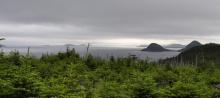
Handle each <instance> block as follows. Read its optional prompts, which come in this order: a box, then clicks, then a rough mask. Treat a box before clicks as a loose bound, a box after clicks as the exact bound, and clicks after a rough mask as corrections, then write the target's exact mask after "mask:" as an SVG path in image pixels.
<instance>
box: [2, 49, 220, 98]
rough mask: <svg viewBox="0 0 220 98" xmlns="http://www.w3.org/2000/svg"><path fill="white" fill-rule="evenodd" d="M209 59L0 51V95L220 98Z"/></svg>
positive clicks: (218, 78) (219, 72)
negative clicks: (194, 62) (172, 61)
mask: <svg viewBox="0 0 220 98" xmlns="http://www.w3.org/2000/svg"><path fill="white" fill-rule="evenodd" d="M195 51H196V50H195ZM213 55H214V54H213ZM209 65H210V66H206V67H205V68H200V67H198V66H191V65H185V66H182V65H181V66H179V65H176V66H171V65H160V64H157V63H150V62H148V61H147V60H138V59H136V58H133V57H127V58H118V59H115V58H114V57H111V59H109V60H103V59H100V58H94V57H92V56H91V55H88V56H87V57H85V58H80V57H79V55H78V54H77V53H75V51H74V49H73V50H67V52H65V53H58V54H55V55H44V56H42V58H34V57H30V56H28V55H27V56H22V55H20V54H19V53H18V52H12V53H10V54H9V55H5V54H4V53H1V55H0V98H27V97H37V98H39V97H40V98H50V97H56V98H217V97H220V91H219V90H218V89H217V88H215V87H214V85H216V84H218V83H220V69H219V68H218V67H217V66H216V65H215V64H213V63H210V64H209Z"/></svg>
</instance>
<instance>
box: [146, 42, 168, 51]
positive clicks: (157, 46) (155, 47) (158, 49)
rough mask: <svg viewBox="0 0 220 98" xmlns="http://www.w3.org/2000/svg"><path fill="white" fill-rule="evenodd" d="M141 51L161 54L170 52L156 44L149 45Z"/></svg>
mask: <svg viewBox="0 0 220 98" xmlns="http://www.w3.org/2000/svg"><path fill="white" fill-rule="evenodd" d="M142 51H148V52H163V51H171V50H168V49H165V48H164V47H162V46H161V45H159V44H157V43H151V44H150V45H149V46H148V47H147V48H144V49H142Z"/></svg>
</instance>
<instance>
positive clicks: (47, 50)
mask: <svg viewBox="0 0 220 98" xmlns="http://www.w3.org/2000/svg"><path fill="white" fill-rule="evenodd" d="M69 48H70V49H72V48H74V49H75V50H76V52H77V53H79V54H80V56H82V57H83V56H85V54H86V46H69ZM141 49H142V48H140V47H137V48H122V47H90V48H89V53H90V54H92V55H93V56H95V57H101V58H103V59H106V58H109V57H110V56H114V57H128V56H129V55H136V57H138V58H139V59H149V60H153V61H155V60H159V59H165V58H169V57H173V56H177V55H178V54H179V52H175V51H167V52H144V51H140V50H141ZM66 50H67V46H64V45H60V46H34V47H30V53H31V55H32V56H35V57H41V56H42V54H56V53H58V52H65V51H66ZM173 50H178V49H173ZM1 51H3V52H5V53H6V54H8V53H10V52H12V51H19V52H20V53H21V54H22V55H25V54H27V51H28V47H2V48H1Z"/></svg>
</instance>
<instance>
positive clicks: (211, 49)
mask: <svg viewBox="0 0 220 98" xmlns="http://www.w3.org/2000/svg"><path fill="white" fill-rule="evenodd" d="M161 62H162V63H168V64H182V65H185V64H186V65H190V64H191V65H196V66H200V67H202V66H210V64H214V65H218V66H220V45H219V44H214V43H210V44H206V45H202V46H197V47H194V48H192V49H189V50H187V51H184V52H182V53H180V54H179V55H178V56H176V57H173V58H169V59H166V60H161Z"/></svg>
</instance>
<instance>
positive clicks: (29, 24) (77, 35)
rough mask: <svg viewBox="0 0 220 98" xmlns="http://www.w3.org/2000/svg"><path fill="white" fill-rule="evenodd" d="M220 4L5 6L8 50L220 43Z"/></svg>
mask: <svg viewBox="0 0 220 98" xmlns="http://www.w3.org/2000/svg"><path fill="white" fill-rule="evenodd" d="M219 4H220V1H219V0H181V1H180V0H16V1H15V0H1V1H0V34H1V35H2V36H4V37H6V38H7V40H6V41H5V42H4V43H5V44H15V43H16V44H24V43H23V42H24V41H26V40H29V43H27V44H58V43H59V44H63V43H73V44H75V43H87V42H92V43H96V44H100V43H101V44H103V43H106V44H110V43H111V44H113V43H114V44H117V43H118V44H124V45H126V44H127V45H135V44H137V45H138V44H144V43H150V42H160V43H162V44H168V43H175V42H177V43H188V42H189V41H191V40H199V41H202V42H220V40H219V37H220V33H219V32H220V28H219V27H220V6H219Z"/></svg>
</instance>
